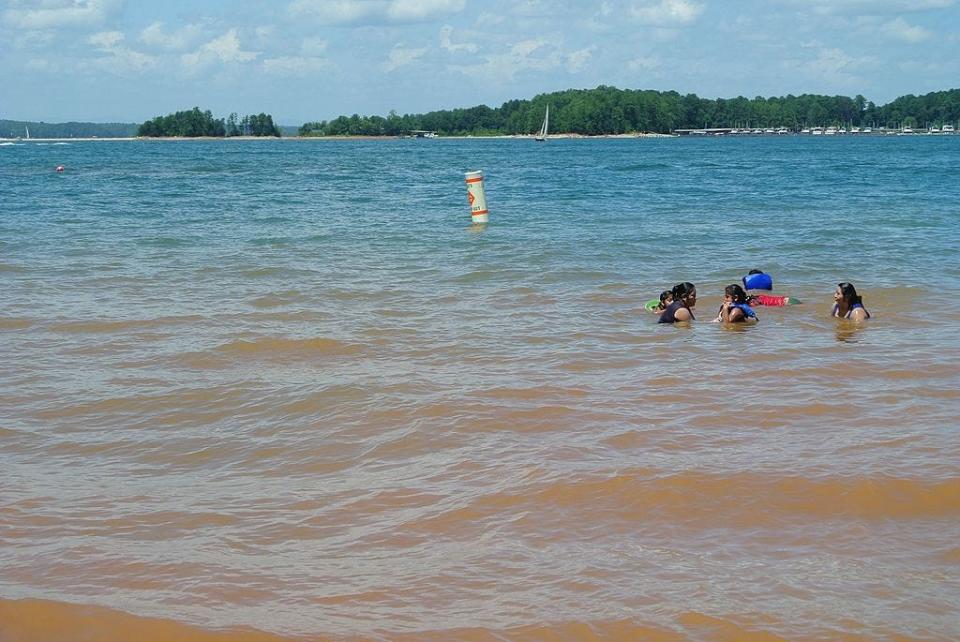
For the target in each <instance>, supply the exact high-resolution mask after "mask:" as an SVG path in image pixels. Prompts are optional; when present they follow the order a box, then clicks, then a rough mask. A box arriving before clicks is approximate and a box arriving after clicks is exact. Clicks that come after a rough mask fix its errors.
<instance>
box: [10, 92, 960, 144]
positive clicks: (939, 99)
mask: <svg viewBox="0 0 960 642" xmlns="http://www.w3.org/2000/svg"><path fill="white" fill-rule="evenodd" d="M547 105H550V131H551V132H552V133H555V134H579V135H584V136H598V135H616V134H629V133H637V132H656V133H662V134H668V133H670V132H673V131H676V130H679V129H698V128H722V127H763V128H767V127H786V128H788V129H791V130H799V129H800V128H801V127H828V126H831V125H833V126H873V127H888V128H899V127H913V128H917V127H921V128H923V127H927V126H931V127H940V126H942V125H944V124H953V125H957V129H958V130H960V89H950V90H945V91H937V92H931V93H929V94H924V95H922V96H914V95H906V96H901V97H899V98H897V99H895V100H893V101H891V102H890V103H887V104H886V105H876V104H875V103H873V102H872V101H869V100H867V99H866V98H865V97H863V96H859V95H858V96H855V97H853V98H850V97H847V96H822V95H814V94H803V95H800V96H793V95H788V96H783V97H773V98H763V97H759V96H758V97H756V98H752V99H748V98H744V97H742V96H739V97H737V98H717V99H708V98H700V97H698V96H696V95H695V94H686V95H681V94H679V93H678V92H675V91H663V92H661V91H654V90H632V89H617V88H616V87H607V86H600V87H597V88H595V89H568V90H565V91H558V92H553V93H549V94H540V95H538V96H535V97H534V98H532V99H530V100H510V101H507V102H505V103H503V104H502V105H501V106H500V107H496V108H492V107H488V106H486V105H477V106H475V107H469V108H458V109H451V110H439V111H432V112H428V113H425V114H404V115H402V116H401V115H398V114H397V113H396V112H393V111H391V112H390V113H389V114H388V115H387V116H385V117H384V116H375V115H374V116H360V115H358V114H353V115H352V116H339V117H337V118H334V119H333V120H330V121H318V122H307V123H304V124H303V125H301V126H300V128H299V130H298V131H297V132H296V133H297V134H298V135H300V136H307V137H312V136H329V137H336V136H402V135H404V134H408V133H410V132H414V131H418V130H423V131H433V132H437V133H438V134H440V135H441V136H485V135H486V136H504V135H525V134H530V133H532V132H534V131H536V130H537V129H539V127H540V123H541V121H542V120H543V113H544V110H545V109H546V106H547ZM28 128H29V135H30V136H31V137H33V138H97V137H100V138H127V137H133V136H144V137H181V138H191V137H236V136H260V137H278V136H281V135H283V132H282V131H281V128H280V127H279V126H277V125H276V124H275V123H274V122H273V117H272V116H271V115H270V114H264V113H260V114H251V115H248V116H243V117H240V116H238V115H237V114H236V113H232V114H230V115H229V116H228V117H227V118H225V119H224V118H215V117H214V116H213V114H212V113H211V112H210V110H206V111H201V110H200V109H199V108H198V107H194V108H193V109H191V110H187V111H179V112H175V113H172V114H167V115H166V116H157V117H155V118H153V119H151V120H148V121H146V122H144V123H142V124H140V125H137V124H134V123H85V122H68V123H43V122H32V121H15V120H0V137H8V138H17V137H26V135H27V133H28V132H27V130H28ZM283 129H285V130H287V132H286V133H287V134H288V135H289V134H291V133H293V132H292V131H290V130H291V128H288V127H285V128H283Z"/></svg>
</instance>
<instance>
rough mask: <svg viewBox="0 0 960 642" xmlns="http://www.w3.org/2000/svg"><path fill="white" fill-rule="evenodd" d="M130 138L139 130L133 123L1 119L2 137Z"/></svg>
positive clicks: (0, 132)
mask: <svg viewBox="0 0 960 642" xmlns="http://www.w3.org/2000/svg"><path fill="white" fill-rule="evenodd" d="M28 130H29V133H30V137H31V138H129V137H131V136H133V135H134V134H135V133H136V131H137V126H136V125H135V124H133V123H80V122H69V123H38V122H32V121H24V120H0V137H2V138H26V137H27V132H28Z"/></svg>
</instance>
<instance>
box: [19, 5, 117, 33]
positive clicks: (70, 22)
mask: <svg viewBox="0 0 960 642" xmlns="http://www.w3.org/2000/svg"><path fill="white" fill-rule="evenodd" d="M122 4H123V0H11V1H9V2H8V5H9V8H8V9H6V10H4V12H3V14H2V15H3V22H4V23H5V24H8V25H10V26H12V27H15V28H17V29H57V28H60V27H90V26H96V25H99V24H102V23H104V22H105V21H106V20H107V19H108V18H109V17H110V16H112V15H113V14H114V13H116V12H117V11H118V10H119V9H120V8H121V6H122Z"/></svg>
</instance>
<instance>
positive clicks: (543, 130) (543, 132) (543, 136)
mask: <svg viewBox="0 0 960 642" xmlns="http://www.w3.org/2000/svg"><path fill="white" fill-rule="evenodd" d="M549 126H550V105H547V111H546V113H545V114H544V115H543V124H542V125H540V131H539V132H537V134H536V135H535V136H534V137H533V140H535V141H537V142H540V143H542V142H543V141H545V140H547V128H548V127H549Z"/></svg>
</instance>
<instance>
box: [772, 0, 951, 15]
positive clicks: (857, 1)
mask: <svg viewBox="0 0 960 642" xmlns="http://www.w3.org/2000/svg"><path fill="white" fill-rule="evenodd" d="M779 2H780V3H781V4H786V5H792V6H799V7H802V8H803V9H809V10H812V11H813V12H814V13H819V14H840V13H853V14H864V13H866V14H880V13H903V12H906V11H927V10H929V9H946V8H948V7H952V6H953V5H955V4H956V3H957V0H779Z"/></svg>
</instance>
